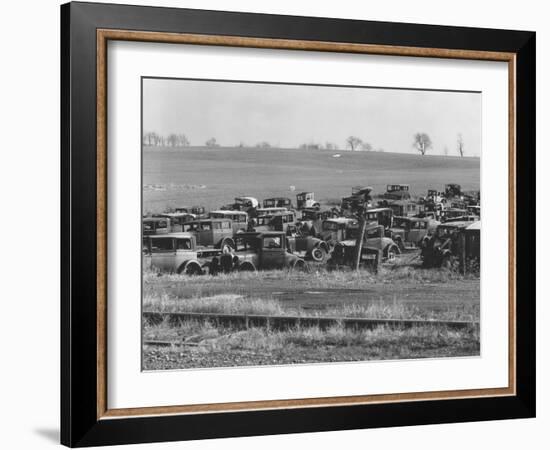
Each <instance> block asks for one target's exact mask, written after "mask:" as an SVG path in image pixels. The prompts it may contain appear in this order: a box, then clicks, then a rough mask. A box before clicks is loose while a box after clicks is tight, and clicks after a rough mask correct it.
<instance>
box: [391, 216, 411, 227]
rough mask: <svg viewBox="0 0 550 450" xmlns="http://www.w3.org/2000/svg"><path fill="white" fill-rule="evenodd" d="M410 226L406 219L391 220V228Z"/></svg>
mask: <svg viewBox="0 0 550 450" xmlns="http://www.w3.org/2000/svg"><path fill="white" fill-rule="evenodd" d="M409 224H410V220H407V219H396V218H395V217H394V219H393V226H394V227H395V228H408V227H409Z"/></svg>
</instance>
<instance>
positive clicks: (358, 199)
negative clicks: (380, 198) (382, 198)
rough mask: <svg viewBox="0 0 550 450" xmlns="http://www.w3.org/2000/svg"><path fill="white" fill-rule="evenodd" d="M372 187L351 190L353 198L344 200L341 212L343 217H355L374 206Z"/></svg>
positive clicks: (355, 187) (358, 187) (356, 187)
mask: <svg viewBox="0 0 550 450" xmlns="http://www.w3.org/2000/svg"><path fill="white" fill-rule="evenodd" d="M371 192H372V187H370V186H354V187H352V188H351V196H350V197H344V198H342V201H341V203H340V211H341V212H342V215H344V216H349V215H353V214H355V213H356V212H358V211H359V210H365V209H367V208H370V207H371V206H372V197H371V195H370V194H371Z"/></svg>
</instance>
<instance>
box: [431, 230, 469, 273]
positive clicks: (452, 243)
mask: <svg viewBox="0 0 550 450" xmlns="http://www.w3.org/2000/svg"><path fill="white" fill-rule="evenodd" d="M475 223H479V222H473V223H472V222H450V223H443V224H441V225H439V226H438V227H437V228H436V230H435V232H434V234H433V236H432V237H431V238H430V240H429V241H428V242H427V244H426V245H425V246H424V247H423V248H422V253H421V256H422V264H423V265H424V267H446V268H451V267H453V265H454V263H455V262H456V261H457V258H458V257H459V255H460V254H461V252H462V249H463V248H464V238H463V236H464V235H463V230H464V229H465V228H466V227H469V226H471V225H473V224H475ZM478 244H479V240H478ZM478 252H479V250H478Z"/></svg>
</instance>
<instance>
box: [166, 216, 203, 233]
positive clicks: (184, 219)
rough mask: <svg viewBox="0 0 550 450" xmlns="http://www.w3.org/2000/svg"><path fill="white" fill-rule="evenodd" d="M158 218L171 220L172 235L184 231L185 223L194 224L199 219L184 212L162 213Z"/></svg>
mask: <svg viewBox="0 0 550 450" xmlns="http://www.w3.org/2000/svg"><path fill="white" fill-rule="evenodd" d="M158 217H163V218H166V219H169V220H170V232H171V233H177V232H180V231H183V224H184V223H189V222H192V221H193V220H195V219H196V218H197V217H196V216H195V214H189V213H183V212H168V213H162V214H160V215H159V216H158Z"/></svg>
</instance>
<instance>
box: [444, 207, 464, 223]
mask: <svg viewBox="0 0 550 450" xmlns="http://www.w3.org/2000/svg"><path fill="white" fill-rule="evenodd" d="M467 215H468V211H467V210H466V209H460V208H447V209H443V210H442V211H441V214H440V219H441V222H446V221H447V220H450V219H453V218H455V217H462V216H467Z"/></svg>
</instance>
